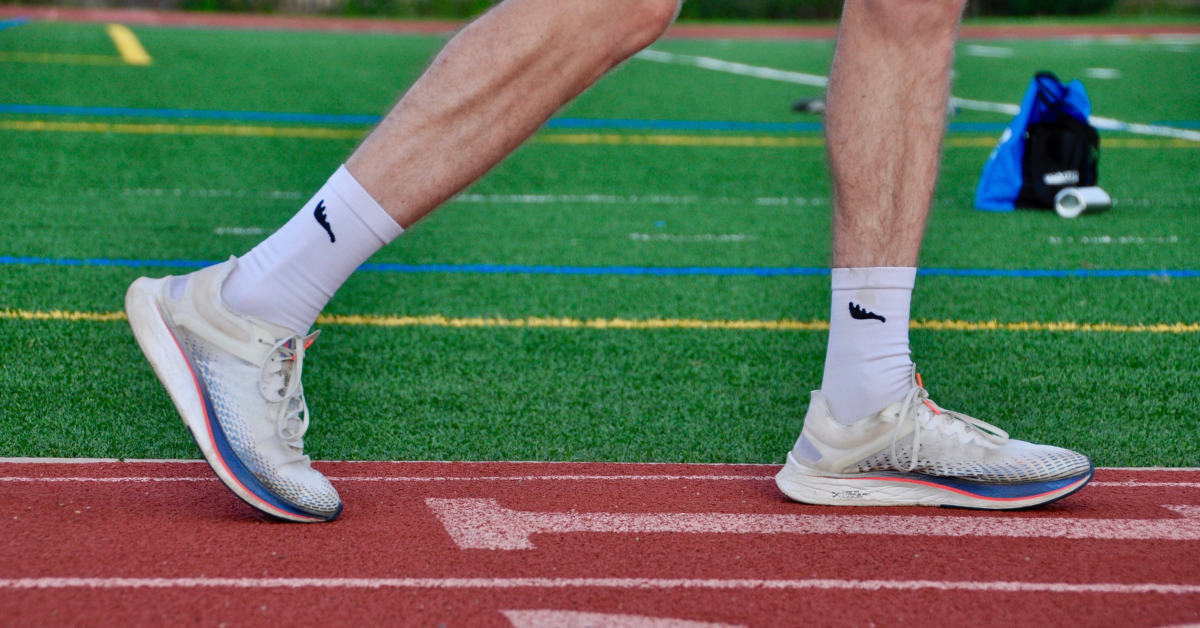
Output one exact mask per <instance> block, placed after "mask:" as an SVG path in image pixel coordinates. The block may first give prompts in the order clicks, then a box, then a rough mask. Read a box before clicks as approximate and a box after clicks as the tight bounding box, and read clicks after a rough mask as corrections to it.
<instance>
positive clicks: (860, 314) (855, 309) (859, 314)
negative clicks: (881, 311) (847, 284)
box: [850, 301, 887, 323]
mask: <svg viewBox="0 0 1200 628" xmlns="http://www.w3.org/2000/svg"><path fill="white" fill-rule="evenodd" d="M850 318H853V319H855V320H860V321H865V320H870V319H872V318H873V319H875V320H877V321H879V322H881V323H886V322H887V319H886V318H884V317H882V316H880V315H878V314H876V313H875V312H868V311H866V310H864V309H862V308H861V307H859V306H857V305H855V304H854V302H853V301H851V302H850Z"/></svg>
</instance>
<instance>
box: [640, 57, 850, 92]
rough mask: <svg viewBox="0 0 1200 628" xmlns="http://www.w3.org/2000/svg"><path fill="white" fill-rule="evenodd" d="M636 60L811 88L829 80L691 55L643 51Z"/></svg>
mask: <svg viewBox="0 0 1200 628" xmlns="http://www.w3.org/2000/svg"><path fill="white" fill-rule="evenodd" d="M633 56H634V57H635V58H637V59H643V60H646V61H657V62H659V63H674V64H676V65H690V66H693V67H697V68H704V69H705V70H713V71H716V72H726V73H728V74H740V75H742V76H753V77H756V78H761V79H767V80H770V81H783V82H785V83H796V84H799V85H811V86H813V87H827V86H828V85H829V78H828V77H824V76H820V75H817V74H805V73H803V72H789V71H787V70H776V69H775V68H764V67H760V66H756V65H746V64H744V63H734V62H732V61H722V60H720V59H713V58H712V57H693V56H691V55H677V54H673V53H670V52H660V51H658V50H650V49H646V50H643V51H641V52H639V53H637V54H636V55H633Z"/></svg>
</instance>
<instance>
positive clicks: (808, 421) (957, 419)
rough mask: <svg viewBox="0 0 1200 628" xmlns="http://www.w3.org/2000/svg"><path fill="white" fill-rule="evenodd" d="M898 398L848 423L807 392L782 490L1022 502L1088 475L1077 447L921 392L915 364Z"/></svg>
mask: <svg viewBox="0 0 1200 628" xmlns="http://www.w3.org/2000/svg"><path fill="white" fill-rule="evenodd" d="M913 373H914V381H913V387H912V389H911V390H910V391H909V392H908V395H907V396H906V397H905V399H904V401H898V402H896V403H893V404H892V405H890V406H888V407H886V408H884V409H883V410H882V411H880V412H879V414H876V415H875V416H872V417H869V418H867V419H863V420H862V421H859V422H857V423H854V424H853V425H842V424H841V423H838V422H837V421H835V420H834V419H833V417H832V416H831V415H830V413H829V407H828V405H826V402H825V397H824V396H823V395H822V394H821V392H820V391H813V393H812V403H811V404H810V405H809V406H808V414H807V415H806V416H805V417H804V428H803V429H802V430H801V432H800V438H799V440H797V441H796V446H795V447H794V448H792V451H791V452H789V453H788V456H787V464H785V465H784V467H783V469H782V470H781V471H780V472H779V474H778V475H777V476H776V477H775V482H776V483H777V484H778V485H779V488H780V490H782V491H783V492H784V494H786V495H787V496H788V497H790V498H792V499H794V500H796V501H798V502H803V503H806V504H825V505H834V506H949V507H957V508H980V509H987V510H1012V509H1017V508H1029V507H1031V506H1038V505H1041V504H1047V503H1050V502H1052V501H1055V500H1059V499H1062V498H1064V497H1066V496H1067V495H1070V494H1071V493H1074V492H1075V491H1078V490H1079V489H1081V488H1083V487H1084V485H1085V484H1087V483H1088V482H1089V481H1091V479H1092V474H1093V472H1094V469H1093V467H1092V461H1091V460H1089V459H1088V457H1087V456H1084V455H1083V454H1079V453H1075V452H1073V451H1070V450H1067V449H1062V448H1060V447H1050V446H1048V445H1034V444H1032V443H1027V442H1024V441H1019V440H1011V439H1009V437H1008V434H1007V433H1006V432H1004V431H1003V430H1001V429H999V428H997V427H995V426H994V425H989V424H987V423H984V422H983V421H980V420H979V419H975V418H973V417H969V416H967V415H965V414H961V413H958V412H952V411H950V410H946V409H944V408H941V407H939V406H937V405H936V404H934V403H933V402H932V401H930V400H929V393H928V392H926V390H925V388H924V386H923V385H922V383H921V381H920V375H916V370H915V369H914V371H913Z"/></svg>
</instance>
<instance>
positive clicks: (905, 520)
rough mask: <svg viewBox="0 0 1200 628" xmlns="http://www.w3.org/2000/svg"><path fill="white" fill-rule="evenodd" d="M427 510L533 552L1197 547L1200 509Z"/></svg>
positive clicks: (460, 536) (489, 543)
mask: <svg viewBox="0 0 1200 628" xmlns="http://www.w3.org/2000/svg"><path fill="white" fill-rule="evenodd" d="M425 503H426V504H427V505H428V506H429V508H430V509H431V510H433V512H434V514H436V515H437V517H438V519H440V520H441V522H442V525H443V526H445V528H446V532H448V533H449V534H450V538H452V539H454V542H455V543H456V544H457V545H458V546H459V547H460V548H462V549H494V550H517V549H532V548H533V547H534V545H533V542H532V541H530V540H529V536H530V535H532V534H547V533H550V534H554V533H558V534H563V533H570V532H609V533H612V532H624V533H642V534H646V533H653V532H676V533H692V534H881V535H893V536H990V537H1009V538H1059V539H1114V540H1160V541H1200V506H1164V508H1167V509H1170V510H1173V511H1175V512H1177V513H1179V514H1180V515H1182V518H1172V519H1068V518H1066V517H1039V518H1036V519H1034V518H1028V517H1011V516H1010V517H997V516H962V515H958V516H937V515H934V516H913V515H762V514H726V513H651V514H626V513H606V512H596V513H569V512H523V511H518V510H510V509H508V508H502V507H501V506H500V505H499V504H498V503H496V500H494V499H479V498H472V499H436V498H429V499H426V500H425Z"/></svg>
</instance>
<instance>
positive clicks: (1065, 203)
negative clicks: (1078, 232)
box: [1054, 187, 1112, 218]
mask: <svg viewBox="0 0 1200 628" xmlns="http://www.w3.org/2000/svg"><path fill="white" fill-rule="evenodd" d="M1109 207H1112V198H1111V197H1110V196H1109V195H1108V192H1105V191H1104V190H1101V189H1100V188H1098V187H1089V188H1063V189H1061V190H1059V192H1058V194H1056V195H1055V196H1054V211H1056V212H1058V215H1059V216H1062V217H1063V218H1075V217H1076V216H1078V215H1080V214H1083V213H1088V214H1091V213H1095V212H1102V211H1104V210H1106V209H1108V208H1109Z"/></svg>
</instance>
